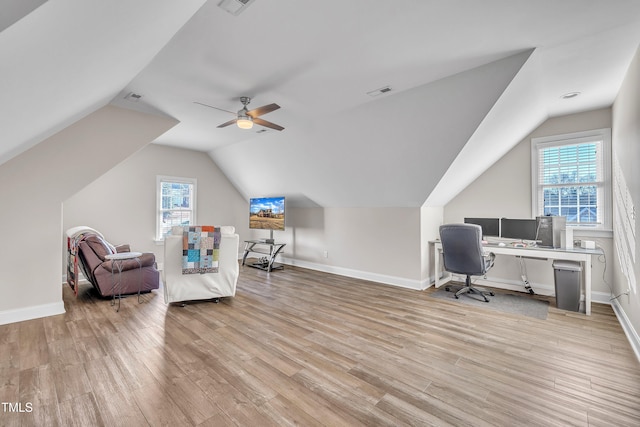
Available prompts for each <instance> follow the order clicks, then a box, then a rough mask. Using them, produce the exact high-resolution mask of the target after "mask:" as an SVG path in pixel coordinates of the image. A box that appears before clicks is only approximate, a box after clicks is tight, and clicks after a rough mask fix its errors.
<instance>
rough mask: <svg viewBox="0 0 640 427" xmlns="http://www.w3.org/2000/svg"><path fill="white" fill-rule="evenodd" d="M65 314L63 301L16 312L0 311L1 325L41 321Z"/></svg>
mask: <svg viewBox="0 0 640 427" xmlns="http://www.w3.org/2000/svg"><path fill="white" fill-rule="evenodd" d="M64 313H65V310H64V302H63V301H60V302H54V303H51V304H42V305H34V306H31V307H24V308H18V309H15V310H6V311H0V325H6V324H8V323H15V322H23V321H25V320H31V319H39V318H41V317H47V316H55V315H57V314H64Z"/></svg>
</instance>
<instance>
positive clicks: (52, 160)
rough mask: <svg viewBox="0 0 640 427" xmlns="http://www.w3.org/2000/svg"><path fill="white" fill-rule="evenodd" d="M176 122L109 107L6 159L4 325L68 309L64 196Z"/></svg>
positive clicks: (1, 225) (0, 245)
mask: <svg viewBox="0 0 640 427" xmlns="http://www.w3.org/2000/svg"><path fill="white" fill-rule="evenodd" d="M176 123H177V122H176V121H175V120H174V119H169V118H166V117H158V116H151V115H147V114H143V113H138V112H134V111H130V110H125V109H122V108H117V107H113V106H106V107H103V108H101V109H99V110H97V111H95V112H94V113H92V114H90V115H88V116H87V117H85V118H83V119H81V120H79V121H77V122H76V123H74V124H73V125H71V126H69V127H67V128H66V129H64V130H62V131H60V132H59V133H57V134H55V135H53V136H51V137H50V138H48V139H46V140H44V141H43V142H41V143H40V144H38V145H36V146H35V147H33V148H31V149H29V150H27V151H25V152H24V153H22V154H20V155H19V156H16V157H14V158H12V159H11V160H9V161H8V162H6V163H4V164H2V165H0V182H2V183H3V184H2V186H0V200H1V201H2V209H0V234H1V235H2V240H1V241H0V294H1V295H2V298H0V324H3V323H11V322H17V321H20V320H26V319H30V318H36V317H43V316H48V315H52V314H59V313H62V312H64V306H63V303H62V286H61V280H60V259H61V258H62V245H61V242H62V241H63V240H64V238H63V229H62V202H63V200H65V199H67V198H68V197H69V196H70V195H72V194H74V193H75V192H77V191H78V190H79V189H80V188H82V187H83V186H85V185H86V184H87V183H88V182H90V181H93V180H94V179H96V178H97V177H98V176H100V175H101V174H103V173H105V172H106V171H108V170H109V169H111V168H112V167H113V166H114V165H116V164H117V163H119V162H120V161H122V160H123V159H125V158H126V157H129V156H130V155H131V154H133V153H134V152H136V151H137V150H139V149H140V148H141V147H143V146H144V145H146V144H148V143H149V142H150V141H152V140H153V139H155V138H157V137H158V136H159V135H161V134H162V133H164V132H165V131H167V130H168V129H170V128H171V127H173V126H174V125H175V124H176ZM96 198H97V197H96Z"/></svg>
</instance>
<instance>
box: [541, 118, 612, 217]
mask: <svg viewBox="0 0 640 427" xmlns="http://www.w3.org/2000/svg"><path fill="white" fill-rule="evenodd" d="M610 152H611V130H610V129H599V130H596V131H590V132H580V133H575V134H568V135H558V136H553V137H545V138H534V139H532V140H531V162H532V165H531V171H532V180H531V181H532V185H533V188H532V196H533V201H532V202H533V203H532V206H533V216H543V215H559V216H564V217H566V218H567V225H572V226H574V227H585V228H597V229H611V214H610V212H611V208H610V206H611V188H610V187H611V179H610V160H609V159H610Z"/></svg>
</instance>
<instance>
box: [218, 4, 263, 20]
mask: <svg viewBox="0 0 640 427" xmlns="http://www.w3.org/2000/svg"><path fill="white" fill-rule="evenodd" d="M253 2H254V0H222V1H221V2H220V3H218V6H219V7H220V8H222V9H223V10H224V11H226V12H229V13H230V14H232V15H233V16H238V15H240V13H242V11H243V10H245V9H246V8H247V7H249V5H250V4H251V3H253Z"/></svg>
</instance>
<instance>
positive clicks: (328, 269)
mask: <svg viewBox="0 0 640 427" xmlns="http://www.w3.org/2000/svg"><path fill="white" fill-rule="evenodd" d="M281 261H282V263H283V264H287V265H293V266H296V267H303V268H308V269H309V270H316V271H322V272H324V273H332V274H338V275H340V276H346V277H353V278H354V279H362V280H369V281H371V282H377V283H384V284H385V285H392V286H398V287H401V288H408V289H415V290H417V291H421V290H424V289H426V288H428V287H429V286H430V285H429V283H430V282H429V280H428V279H425V280H414V279H407V278H404V277H397V276H388V275H385V274H378V273H371V272H369V271H362V270H353V269H350V268H344V267H335V266H332V265H326V264H318V263H315V262H309V261H302V260H298V259H293V258H285V257H282V260H281Z"/></svg>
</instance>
